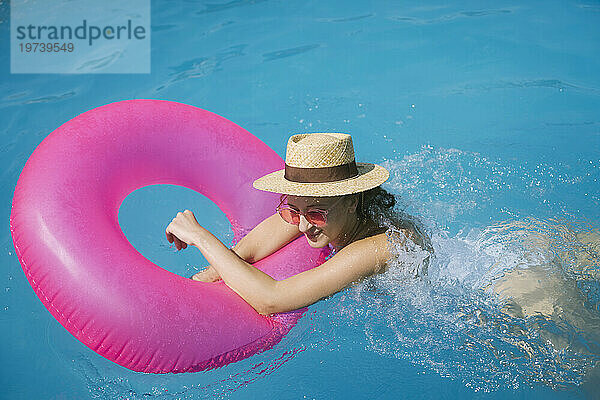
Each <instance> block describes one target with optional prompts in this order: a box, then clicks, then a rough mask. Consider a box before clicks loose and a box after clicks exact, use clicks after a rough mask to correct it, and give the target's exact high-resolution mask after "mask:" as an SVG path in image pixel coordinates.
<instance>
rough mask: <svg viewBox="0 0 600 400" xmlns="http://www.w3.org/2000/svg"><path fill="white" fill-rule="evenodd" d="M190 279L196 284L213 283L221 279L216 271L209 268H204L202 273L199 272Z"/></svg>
mask: <svg viewBox="0 0 600 400" xmlns="http://www.w3.org/2000/svg"><path fill="white" fill-rule="evenodd" d="M190 279H192V280H194V281H198V282H215V281H218V280H220V279H221V277H220V276H219V274H218V273H217V271H215V270H214V268H212V267H211V266H209V267H208V268H206V269H205V270H204V271H200V272H198V273H196V274H194V275H192V276H191V277H190Z"/></svg>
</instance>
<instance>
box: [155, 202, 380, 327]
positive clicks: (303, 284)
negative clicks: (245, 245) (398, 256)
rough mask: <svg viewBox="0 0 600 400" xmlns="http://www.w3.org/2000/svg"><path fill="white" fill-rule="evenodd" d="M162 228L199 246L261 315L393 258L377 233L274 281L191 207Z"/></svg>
mask: <svg viewBox="0 0 600 400" xmlns="http://www.w3.org/2000/svg"><path fill="white" fill-rule="evenodd" d="M166 232H167V237H169V235H175V236H176V237H177V238H179V239H180V240H181V241H183V242H185V243H188V244H190V245H193V246H195V247H197V248H198V249H199V250H200V251H201V252H202V254H203V255H204V257H206V259H207V260H208V262H209V263H210V264H211V265H212V266H213V267H214V268H215V269H216V270H217V272H218V273H219V274H220V275H221V277H222V278H223V280H224V281H225V283H226V284H227V286H229V287H230V288H231V289H232V290H233V291H235V292H236V293H237V294H239V295H240V296H241V297H242V298H243V299H244V300H245V301H246V302H247V303H248V304H250V305H251V306H252V307H253V308H254V309H255V310H256V311H257V312H259V313H260V314H263V315H266V314H273V313H278V312H285V311H291V310H295V309H298V308H301V307H304V306H307V305H309V304H312V303H314V302H316V301H318V300H320V299H321V298H323V297H327V296H330V295H332V294H334V293H336V292H338V291H340V290H341V289H343V288H345V287H346V286H348V285H350V284H351V283H353V282H356V281H358V280H360V279H362V278H364V277H366V276H369V275H372V274H374V273H378V272H381V271H382V269H383V266H384V265H385V263H386V262H387V260H388V259H390V258H391V257H392V254H391V253H390V251H389V249H388V242H387V236H386V235H385V234H380V235H376V236H372V237H368V238H365V239H362V240H358V241H356V242H354V243H351V244H349V245H348V246H346V247H344V248H343V249H342V250H340V251H339V252H338V253H337V254H336V255H335V256H334V257H332V258H330V259H329V260H327V261H325V262H324V263H323V264H321V265H320V266H318V267H315V268H313V269H310V270H308V271H304V272H302V273H300V274H297V275H294V276H292V277H289V278H287V279H284V280H282V281H276V280H275V279H273V278H271V277H270V276H269V275H267V274H265V273H264V272H262V271H260V270H258V269H257V268H255V267H253V266H252V265H250V264H249V263H248V262H246V261H244V260H243V259H241V258H240V257H239V256H238V255H237V254H236V253H235V252H233V251H232V250H231V249H228V248H227V247H225V246H224V245H223V243H221V241H220V240H219V239H218V238H216V237H215V236H214V235H213V234H212V233H210V232H209V231H208V230H206V229H205V228H203V227H202V226H200V225H199V224H198V222H197V221H196V219H195V218H194V215H193V214H192V212H191V211H189V210H186V211H185V212H183V213H178V214H177V217H176V218H174V219H173V222H171V224H169V226H168V227H167V230H166Z"/></svg>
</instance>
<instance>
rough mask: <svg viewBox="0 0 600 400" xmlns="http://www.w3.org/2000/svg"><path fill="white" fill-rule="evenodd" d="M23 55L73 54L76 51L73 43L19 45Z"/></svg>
mask: <svg viewBox="0 0 600 400" xmlns="http://www.w3.org/2000/svg"><path fill="white" fill-rule="evenodd" d="M19 48H20V50H21V53H61V52H64V53H72V52H73V50H75V46H74V45H73V43H59V42H54V43H52V42H48V43H45V42H31V43H30V42H27V43H19Z"/></svg>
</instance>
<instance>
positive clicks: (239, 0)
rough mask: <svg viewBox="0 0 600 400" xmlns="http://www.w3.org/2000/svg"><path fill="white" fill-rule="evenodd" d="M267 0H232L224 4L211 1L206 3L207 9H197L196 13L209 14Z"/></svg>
mask: <svg viewBox="0 0 600 400" xmlns="http://www.w3.org/2000/svg"><path fill="white" fill-rule="evenodd" d="M265 1H267V0H233V1H230V2H229V3H223V4H215V3H209V4H206V9H204V10H202V11H197V12H196V14H208V13H213V12H218V11H223V10H228V9H230V8H236V7H244V6H251V5H254V4H258V3H263V2H265Z"/></svg>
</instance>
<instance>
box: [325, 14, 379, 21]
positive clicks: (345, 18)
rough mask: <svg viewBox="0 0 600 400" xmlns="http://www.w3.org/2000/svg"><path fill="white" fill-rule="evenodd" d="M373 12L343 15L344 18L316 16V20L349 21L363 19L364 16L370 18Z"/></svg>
mask: <svg viewBox="0 0 600 400" xmlns="http://www.w3.org/2000/svg"><path fill="white" fill-rule="evenodd" d="M374 16H375V14H364V15H357V16H355V17H344V18H317V21H318V22H351V21H358V20H361V19H365V18H371V17H374Z"/></svg>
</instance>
